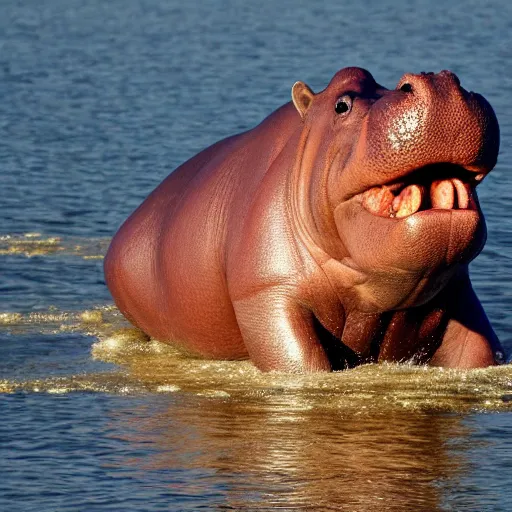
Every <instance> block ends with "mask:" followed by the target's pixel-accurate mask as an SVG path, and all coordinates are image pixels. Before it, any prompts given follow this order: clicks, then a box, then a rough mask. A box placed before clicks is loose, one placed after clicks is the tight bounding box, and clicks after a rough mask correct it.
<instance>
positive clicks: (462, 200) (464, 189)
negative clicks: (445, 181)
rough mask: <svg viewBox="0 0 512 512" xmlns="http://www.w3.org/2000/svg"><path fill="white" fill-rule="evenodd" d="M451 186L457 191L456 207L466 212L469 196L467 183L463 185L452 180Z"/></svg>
mask: <svg viewBox="0 0 512 512" xmlns="http://www.w3.org/2000/svg"><path fill="white" fill-rule="evenodd" d="M452 183H453V186H454V187H455V190H456V191H457V204H458V207H459V208H461V209H463V210H466V209H467V207H468V204H469V195H470V194H471V186H470V185H469V183H464V182H462V181H461V180H459V179H458V178H454V179H453V180H452Z"/></svg>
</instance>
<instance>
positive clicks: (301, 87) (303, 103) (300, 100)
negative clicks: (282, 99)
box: [292, 82, 315, 119]
mask: <svg viewBox="0 0 512 512" xmlns="http://www.w3.org/2000/svg"><path fill="white" fill-rule="evenodd" d="M314 97H315V93H314V92H313V91H312V90H311V89H310V88H309V87H308V86H307V85H306V84H305V83H304V82H295V83H294V84H293V87H292V100H293V104H294V105H295V108H296V109H297V111H298V112H299V114H300V117H302V119H304V116H305V115H306V112H307V111H308V109H309V107H310V106H311V103H312V102H313V98H314Z"/></svg>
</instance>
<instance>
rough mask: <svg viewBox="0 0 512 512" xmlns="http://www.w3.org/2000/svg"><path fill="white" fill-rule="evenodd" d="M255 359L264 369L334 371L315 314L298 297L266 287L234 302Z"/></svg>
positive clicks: (290, 371) (247, 345)
mask: <svg viewBox="0 0 512 512" xmlns="http://www.w3.org/2000/svg"><path fill="white" fill-rule="evenodd" d="M234 308H235V313H236V317H237V320H238V325H239V327H240V330H241V332H242V336H243V338H244V341H245V345H246V348H247V351H248V352H249V356H250V359H251V361H252V362H253V363H254V364H255V365H256V366H257V367H258V368H259V369H260V370H262V371H272V370H274V371H282V372H289V373H305V372H316V371H331V369H332V368H331V364H330V362H329V359H328V357H327V355H326V353H325V351H324V349H323V347H322V345H321V343H320V341H319V339H318V335H317V333H316V332H315V327H314V315H313V313H312V312H311V311H310V310H308V309H307V308H306V307H305V306H303V305H302V304H300V302H299V301H298V300H297V298H296V297H293V296H289V295H288V293H287V292H286V291H284V290H281V289H275V288H272V289H266V290H264V291H261V292H259V293H257V294H255V295H252V296H250V297H248V298H244V299H241V300H237V301H236V302H235V303H234Z"/></svg>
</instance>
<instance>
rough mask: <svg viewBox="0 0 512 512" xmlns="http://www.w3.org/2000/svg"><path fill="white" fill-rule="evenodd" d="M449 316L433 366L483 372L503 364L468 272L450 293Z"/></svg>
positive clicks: (493, 334)
mask: <svg viewBox="0 0 512 512" xmlns="http://www.w3.org/2000/svg"><path fill="white" fill-rule="evenodd" d="M447 293H448V308H447V313H448V316H449V320H448V324H447V327H446V331H445V333H444V336H443V340H442V342H441V345H440V347H439V348H438V349H437V351H436V352H435V354H434V356H433V357H432V360H431V364H432V365H436V366H443V367H446V368H484V367H487V366H492V365H495V364H499V363H502V362H503V360H504V352H503V348H502V347H501V344H500V342H499V340H498V337H497V336H496V334H495V332H494V330H493V328H492V327H491V324H490V322H489V320H488V318H487V315H486V314H485V311H484V309H483V307H482V305H481V304H480V301H479V300H478V297H477V296H476V294H475V292H474V290H473V287H472V286H471V282H470V280H469V275H468V273H467V270H465V271H464V272H463V273H462V276H460V277H456V278H455V279H454V280H453V282H452V283H451V284H450V286H449V288H448V290H447Z"/></svg>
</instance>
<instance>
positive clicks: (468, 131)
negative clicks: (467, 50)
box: [105, 68, 503, 372]
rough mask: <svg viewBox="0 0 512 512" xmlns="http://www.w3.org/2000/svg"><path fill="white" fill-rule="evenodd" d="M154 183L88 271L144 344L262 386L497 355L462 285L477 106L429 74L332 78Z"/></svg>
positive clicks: (446, 79)
mask: <svg viewBox="0 0 512 512" xmlns="http://www.w3.org/2000/svg"><path fill="white" fill-rule="evenodd" d="M292 99H293V102H291V103H289V104H287V105H284V106H283V107H281V108H280V109H278V110H277V111H276V112H274V113H273V114H271V115H270V116H269V117H268V118H267V119H265V120H264V121H263V122H262V123H261V124H260V125H259V126H257V127H256V128H254V129H253V130H250V131H248V132H245V133H242V134H240V135H237V136H234V137H230V138H228V139H225V140H223V141H221V142H219V143H217V144H215V145H213V146H211V147H210V148H208V149H206V150H204V151H203V152H201V153H199V154H198V155H197V156H195V157H194V158H192V159H191V160H189V161H188V162H186V163H185V164H183V165H182V166H181V167H179V168H178V169H177V170H176V171H174V172H173V173H172V174H170V175H169V176H168V177H167V179H165V180H164V181H163V183H162V184H160V186H159V187H158V188H156V190H154V191H153V192H152V193H151V194H150V195H149V197H148V198H147V199H146V200H145V201H144V203H143V204H142V205H141V206H140V207H139V208H138V209H137V210H136V211H135V212H134V213H133V214H132V215H131V217H129V219H128V220H127V221H126V222H125V223H124V224H123V226H122V227H121V229H120V230H119V232H118V233H117V234H116V236H115V237H114V239H113V241H112V244H111V246H110V249H109V251H108V254H107V256H106V259H105V275H106V280H107V284H108V286H109V288H110V291H111V293H112V295H113V297H114V299H115V302H116V304H117V306H118V307H119V309H120V310H121V312H122V313H123V314H124V315H125V316H126V317H127V318H128V319H129V320H130V321H131V322H132V323H134V324H135V325H136V326H138V327H139V328H140V329H142V330H143V331H145V332H146V333H147V334H148V335H150V336H152V337H154V338H156V339H158V340H161V341H167V342H172V343H174V344H177V345H179V346H181V347H183V348H184V349H185V350H187V351H189V352H191V353H193V354H197V355H200V356H203V357H206V358H218V359H244V358H250V359H251V360H252V361H253V362H254V364H255V365H256V366H257V367H258V368H260V369H261V370H264V371H269V370H278V371H286V372H308V371H319V370H323V371H330V370H339V369H343V368H347V367H351V366H354V365H357V364H361V363H366V362H373V361H409V360H412V361H414V362H417V363H427V362H429V363H431V364H433V365H440V366H445V367H464V368H467V367H484V366H488V365H492V364H496V362H500V360H501V359H502V357H503V356H502V348H501V346H500V344H499V342H498V340H497V338H496V335H495V334H494V332H493V330H492V328H491V326H490V324H489V321H488V320H487V317H486V315H485V313H484V311H483V309H482V307H481V305H480V302H479V301H478V299H477V297H476V295H475V293H474V292H473V289H472V287H471V283H470V280H469V276H468V263H469V262H470V261H471V260H472V259H473V258H474V257H475V256H476V255H477V254H478V253H479V252H480V251H481V249H482V247H483V245H484V243H485V238H486V229H485V223H484V219H483V216H482V212H481V210H480V206H479V204H478V199H477V196H476V192H475V187H476V185H477V184H478V183H479V182H480V181H481V180H482V179H483V178H484V177H485V176H486V175H487V173H488V172H489V171H491V169H492V168H493V167H494V165H495V163H496V159H497V154H498V146H499V128H498V123H497V120H496V117H495V115H494V112H493V110H492V108H491V107H490V105H489V104H488V103H487V102H486V100H485V99H484V98H482V97H481V96H479V95H478V94H473V93H469V92H467V91H465V90H464V89H463V88H462V87H461V86H460V84H459V81H458V79H457V77H456V76H455V75H453V74H452V73H450V72H447V71H443V72H441V73H439V74H436V75H434V74H433V73H422V74H419V75H413V74H407V75H404V76H403V77H402V79H401V80H400V82H399V83H398V85H397V87H396V89H395V90H387V89H385V88H384V87H382V86H380V85H378V84H377V83H376V82H375V81H374V79H373V77H372V76H371V75H370V74H369V73H368V72H367V71H365V70H362V69H358V68H346V69H343V70H341V71H339V72H338V73H337V74H336V75H335V76H334V78H333V79H332V80H331V82H330V84H329V85H328V86H327V88H326V89H325V90H323V91H322V92H320V93H318V94H314V93H313V92H312V91H311V90H310V89H309V87H307V86H306V85H305V84H303V83H302V82H297V83H296V84H295V85H294V87H293V89H292Z"/></svg>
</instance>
